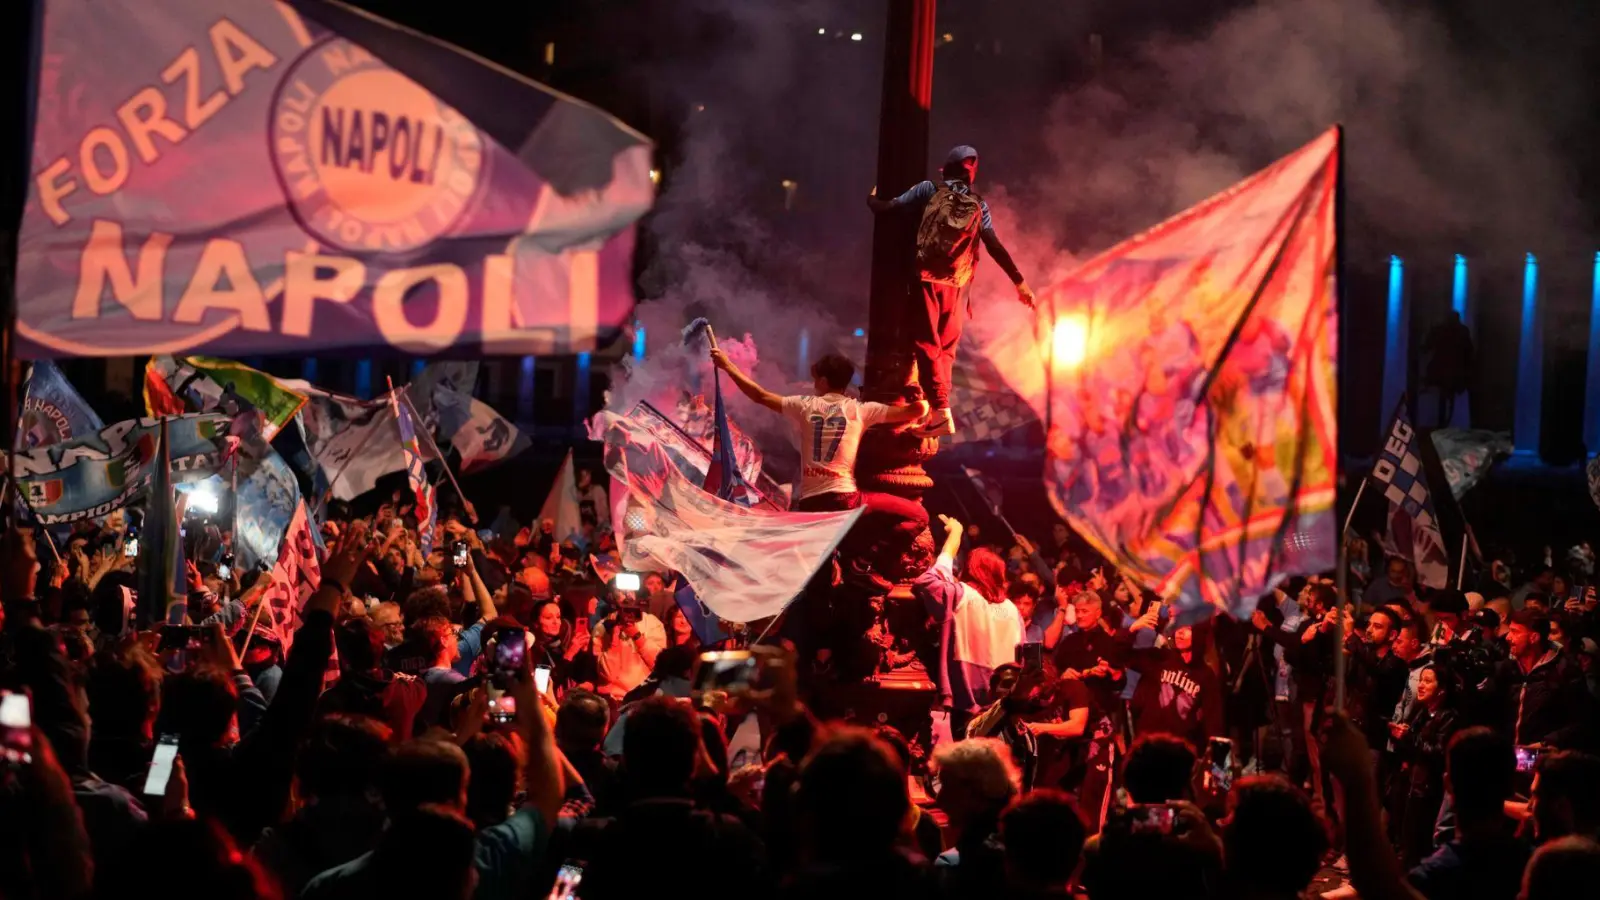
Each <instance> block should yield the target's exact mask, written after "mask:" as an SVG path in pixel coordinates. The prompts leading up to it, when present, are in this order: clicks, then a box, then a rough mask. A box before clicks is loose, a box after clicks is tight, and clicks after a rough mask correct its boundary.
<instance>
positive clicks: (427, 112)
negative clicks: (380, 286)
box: [270, 38, 485, 253]
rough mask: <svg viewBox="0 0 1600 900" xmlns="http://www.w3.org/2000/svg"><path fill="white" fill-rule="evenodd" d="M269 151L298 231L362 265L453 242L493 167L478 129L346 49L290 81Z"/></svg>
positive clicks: (282, 88) (296, 68)
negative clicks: (444, 238) (360, 257)
mask: <svg viewBox="0 0 1600 900" xmlns="http://www.w3.org/2000/svg"><path fill="white" fill-rule="evenodd" d="M270 140H271V145H272V146H271V151H272V162H273V165H274V167H275V168H276V169H277V173H278V179H279V181H280V182H282V184H283V189H284V194H285V195H286V196H287V197H288V200H289V207H290V209H291V210H293V211H294V215H295V218H296V219H298V220H299V222H300V225H301V226H302V227H303V228H305V229H306V231H308V232H309V233H310V234H311V235H312V236H313V237H315V238H316V239H317V240H318V241H321V242H322V243H323V244H325V245H327V246H330V247H337V248H340V249H343V250H347V251H351V252H357V253H407V252H410V251H413V250H416V249H417V248H419V247H423V246H426V245H427V244H429V243H431V242H433V240H434V239H436V238H438V237H439V236H441V235H444V234H447V233H448V232H449V231H450V230H451V229H452V228H453V227H455V225H456V223H457V222H458V221H460V219H461V217H462V215H463V214H464V213H465V212H466V211H467V209H468V207H469V206H470V204H471V201H472V199H473V196H474V195H475V194H476V192H477V190H478V186H479V184H480V183H481V182H482V176H483V171H484V165H485V163H484V157H483V146H484V140H483V137H482V135H480V134H479V133H478V129H477V128H476V127H474V126H473V125H472V123H471V122H468V121H467V120H466V118H464V117H463V116H462V115H461V114H460V113H457V112H456V111H455V110H453V109H451V108H450V107H449V106H446V105H445V104H444V102H443V101H441V100H439V98H437V97H435V96H433V94H431V93H429V92H428V91H427V90H425V89H424V88H423V87H422V86H421V85H418V84H417V83H416V82H414V81H412V80H411V79H409V78H407V77H405V76H404V75H402V74H400V73H399V72H397V71H395V70H394V69H391V68H389V67H388V66H387V65H384V64H383V63H382V62H381V61H379V60H378V58H377V57H375V56H373V55H372V54H371V53H369V52H368V51H366V50H365V49H363V48H361V47H359V46H357V45H355V44H352V43H350V42H349V41H347V40H344V39H343V38H332V39H330V40H327V41H324V42H322V43H320V44H317V45H316V46H314V47H312V48H311V49H310V50H307V51H306V52H305V53H304V54H303V55H302V56H301V57H300V58H299V59H298V60H296V61H295V63H294V65H293V66H292V67H291V68H290V69H289V71H288V73H287V74H286V75H285V77H284V79H283V81H282V82H281V83H280V85H279V87H278V95H277V97H276V98H275V99H274V101H273V105H272V122H271V127H270Z"/></svg>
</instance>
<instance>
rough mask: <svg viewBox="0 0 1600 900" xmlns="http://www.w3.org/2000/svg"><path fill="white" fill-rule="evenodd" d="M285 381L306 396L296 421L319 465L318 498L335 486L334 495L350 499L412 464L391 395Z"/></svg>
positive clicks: (315, 461)
mask: <svg viewBox="0 0 1600 900" xmlns="http://www.w3.org/2000/svg"><path fill="white" fill-rule="evenodd" d="M285 384H287V385H289V386H290V387H293V388H294V389H295V390H296V391H297V392H299V393H301V394H304V395H305V397H306V405H305V406H304V407H302V408H301V410H300V414H299V415H298V416H297V417H296V419H295V421H296V422H297V423H299V427H300V438H301V440H302V441H303V442H304V443H305V446H306V453H307V455H308V456H310V457H311V461H312V463H313V464H314V465H315V466H316V468H317V473H316V475H317V477H315V478H313V485H314V487H315V489H316V495H317V497H319V498H320V497H322V496H323V495H324V494H325V493H326V492H327V491H328V490H329V489H330V488H331V489H332V491H333V496H335V497H337V498H339V499H341V500H350V499H352V498H355V497H358V496H360V495H362V494H364V493H366V492H367V491H370V490H372V489H373V488H374V487H377V485H378V479H379V478H382V477H383V476H384V475H387V474H389V473H390V472H398V471H400V470H401V469H404V468H405V467H406V460H405V453H404V451H402V450H401V448H400V445H399V444H398V443H396V442H395V441H394V431H395V428H397V427H398V426H396V425H395V418H394V406H393V404H391V403H389V402H388V401H387V400H386V399H379V400H360V399H357V398H355V397H351V396H348V395H345V394H335V393H333V392H331V391H324V390H322V389H321V388H317V387H313V386H312V385H311V384H309V383H307V382H304V381H295V380H288V381H285ZM319 502H320V501H319Z"/></svg>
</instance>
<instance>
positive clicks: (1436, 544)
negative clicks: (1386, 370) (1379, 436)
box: [1367, 397, 1450, 588]
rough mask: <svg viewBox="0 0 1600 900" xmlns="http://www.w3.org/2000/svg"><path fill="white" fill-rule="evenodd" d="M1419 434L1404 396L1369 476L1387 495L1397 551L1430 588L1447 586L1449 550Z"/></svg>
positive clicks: (1390, 539)
mask: <svg viewBox="0 0 1600 900" xmlns="http://www.w3.org/2000/svg"><path fill="white" fill-rule="evenodd" d="M1418 440H1420V438H1419V437H1418V435H1417V431H1416V429H1415V428H1413V427H1411V422H1410V420H1408V419H1407V418H1406V401H1405V398H1404V397H1402V398H1401V399H1400V403H1399V405H1398V406H1396V407H1395V410H1394V418H1393V419H1391V420H1390V423H1389V436H1388V437H1387V438H1386V439H1385V440H1384V443H1383V449H1382V450H1380V451H1379V452H1378V458H1377V460H1375V461H1374V462H1373V464H1372V473H1371V474H1370V475H1368V476H1367V478H1368V480H1369V481H1370V482H1371V483H1372V486H1373V487H1374V488H1376V489H1378V490H1379V491H1381V492H1382V493H1383V496H1384V498H1385V499H1387V500H1388V501H1389V535H1388V539H1389V542H1390V544H1391V545H1392V546H1393V549H1394V551H1395V552H1396V553H1398V554H1399V555H1400V556H1401V557H1404V558H1406V559H1409V560H1411V562H1412V564H1413V565H1414V566H1415V567H1416V570H1417V581H1418V582H1420V583H1421V584H1424V585H1427V586H1428V587H1431V588H1447V587H1449V586H1450V553H1449V551H1448V550H1446V549H1445V546H1444V537H1443V536H1442V535H1441V534H1440V533H1439V517H1438V516H1437V515H1436V514H1435V513H1434V507H1433V496H1432V494H1430V493H1429V491H1428V474H1427V472H1426V471H1425V470H1424V469H1423V466H1422V458H1421V457H1420V456H1418V455H1417V447H1416V442H1417V441H1418Z"/></svg>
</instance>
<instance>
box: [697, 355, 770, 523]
mask: <svg viewBox="0 0 1600 900" xmlns="http://www.w3.org/2000/svg"><path fill="white" fill-rule="evenodd" d="M721 376H722V373H721V372H717V371H712V373H711V383H712V390H713V391H714V392H715V393H716V398H717V399H716V426H715V429H716V430H715V431H713V432H712V441H713V443H712V445H711V465H710V467H709V468H707V469H706V479H705V482H704V487H705V489H706V490H707V491H709V492H710V493H712V494H714V495H716V497H717V498H718V499H721V500H726V501H728V502H729V503H737V504H739V505H740V506H754V505H755V504H756V503H757V502H758V501H759V500H760V499H761V495H760V494H758V493H756V492H755V491H754V490H752V489H751V488H750V485H749V484H747V483H746V482H745V480H744V476H743V475H741V474H740V473H739V460H738V459H737V458H736V457H735V455H734V446H733V434H732V433H731V431H730V430H729V428H728V410H727V408H726V407H724V406H723V404H722V377H721Z"/></svg>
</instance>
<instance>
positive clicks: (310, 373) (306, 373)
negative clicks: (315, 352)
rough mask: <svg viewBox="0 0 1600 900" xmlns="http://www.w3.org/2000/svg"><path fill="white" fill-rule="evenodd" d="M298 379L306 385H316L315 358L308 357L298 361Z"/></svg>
mask: <svg viewBox="0 0 1600 900" xmlns="http://www.w3.org/2000/svg"><path fill="white" fill-rule="evenodd" d="M300 378H301V380H302V381H305V382H307V383H308V384H316V383H317V358H316V357H315V356H308V357H306V358H305V359H303V360H301V361H300Z"/></svg>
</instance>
